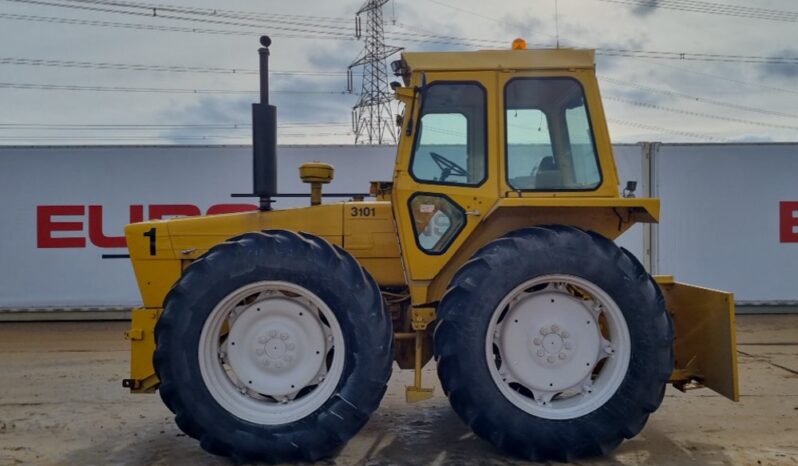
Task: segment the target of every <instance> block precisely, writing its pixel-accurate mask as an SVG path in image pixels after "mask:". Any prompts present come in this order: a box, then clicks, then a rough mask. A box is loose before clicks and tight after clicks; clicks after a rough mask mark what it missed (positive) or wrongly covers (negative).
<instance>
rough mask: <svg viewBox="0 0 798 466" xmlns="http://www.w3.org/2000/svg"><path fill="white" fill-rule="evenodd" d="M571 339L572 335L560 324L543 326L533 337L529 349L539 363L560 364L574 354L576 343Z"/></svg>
mask: <svg viewBox="0 0 798 466" xmlns="http://www.w3.org/2000/svg"><path fill="white" fill-rule="evenodd" d="M570 337H571V333H570V332H568V331H567V330H563V329H562V328H561V326H560V325H558V324H553V325H551V326H543V327H540V329H538V331H537V332H534V333H533V334H532V335H531V337H530V341H531V342H532V343H531V345H529V349H530V351H531V352H532V353H533V355H534V357H535V358H537V359H538V361H539V362H545V363H546V364H548V365H550V364H558V363H561V362H564V361H566V360H567V359H568V358H569V357H570V356H571V355H572V354H573V349H574V343H573V341H571V339H570Z"/></svg>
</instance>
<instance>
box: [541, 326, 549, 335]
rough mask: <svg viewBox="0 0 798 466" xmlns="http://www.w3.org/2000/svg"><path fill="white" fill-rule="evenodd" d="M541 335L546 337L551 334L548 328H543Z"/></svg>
mask: <svg viewBox="0 0 798 466" xmlns="http://www.w3.org/2000/svg"><path fill="white" fill-rule="evenodd" d="M540 334H541V335H544V336H545V335H548V334H549V329H548V328H546V327H543V328H541V329H540Z"/></svg>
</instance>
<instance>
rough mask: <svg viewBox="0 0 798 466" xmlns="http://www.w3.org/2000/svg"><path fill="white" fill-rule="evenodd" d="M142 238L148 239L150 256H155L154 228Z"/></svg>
mask: <svg viewBox="0 0 798 466" xmlns="http://www.w3.org/2000/svg"><path fill="white" fill-rule="evenodd" d="M144 236H145V237H147V238H149V239H150V255H151V256H154V255H155V227H152V228H150V229H149V230H147V231H145V232H144Z"/></svg>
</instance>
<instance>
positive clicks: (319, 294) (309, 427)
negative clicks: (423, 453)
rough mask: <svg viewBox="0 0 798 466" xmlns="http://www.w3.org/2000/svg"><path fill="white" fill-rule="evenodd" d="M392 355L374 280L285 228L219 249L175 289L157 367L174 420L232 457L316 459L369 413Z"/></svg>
mask: <svg viewBox="0 0 798 466" xmlns="http://www.w3.org/2000/svg"><path fill="white" fill-rule="evenodd" d="M392 362H393V331H392V328H391V320H390V318H389V316H388V315H387V313H386V312H385V311H384V309H383V301H382V297H381V295H380V292H379V289H378V287H377V284H376V283H375V282H374V280H373V279H372V278H371V276H369V275H368V273H367V272H366V271H365V270H364V269H363V268H362V267H361V266H360V265H359V264H358V263H357V261H356V260H355V259H354V258H353V257H352V256H351V255H349V253H347V252H346V251H344V250H343V249H341V248H339V247H337V246H333V245H331V244H330V243H328V242H327V241H325V240H324V239H322V238H319V237H316V236H313V235H309V234H303V233H299V234H298V233H294V232H290V231H284V230H269V231H264V232H262V233H261V232H258V233H247V234H244V235H242V236H239V237H237V238H233V239H231V240H229V241H227V242H225V243H222V244H219V245H217V246H214V247H213V248H212V249H211V250H210V251H209V252H208V253H206V254H205V255H204V256H202V257H201V258H200V259H198V260H197V261H195V262H194V263H193V264H191V265H190V266H189V267H188V268H187V269H186V270H185V272H184V273H183V276H182V277H181V278H180V280H178V282H177V283H176V284H175V285H174V287H173V288H172V290H171V291H170V292H169V294H168V296H167V298H166V301H165V307H164V312H163V314H162V315H161V317H160V319H159V321H158V323H157V326H156V350H155V354H154V365H155V370H156V373H157V374H158V377H159V378H160V380H161V385H160V387H159V391H160V394H161V398H162V399H163V401H164V403H165V404H166V405H167V406H168V407H169V409H171V410H172V411H173V412H174V413H175V421H176V423H177V425H178V426H179V427H180V429H181V430H183V431H184V432H185V433H186V434H188V435H189V436H191V437H193V438H195V439H198V440H199V441H200V445H201V446H202V448H204V449H205V450H206V451H208V452H210V453H213V454H216V455H222V456H230V457H232V458H233V459H234V460H235V461H238V462H243V461H266V462H270V463H276V462H284V461H296V460H302V461H315V460H318V459H319V458H322V457H325V456H328V455H330V454H331V453H333V452H334V451H335V450H336V449H338V448H339V447H340V446H342V445H343V444H344V443H345V442H346V441H347V440H349V439H350V438H351V437H352V436H354V435H355V434H356V433H357V432H358V431H359V430H360V429H361V428H362V427H363V425H364V424H365V423H366V421H368V419H369V416H370V415H371V413H372V412H373V411H374V410H375V409H376V408H377V406H378V405H379V403H380V400H381V399H382V397H383V395H384V393H385V389H386V384H387V382H388V379H389V377H390V374H391V364H392Z"/></svg>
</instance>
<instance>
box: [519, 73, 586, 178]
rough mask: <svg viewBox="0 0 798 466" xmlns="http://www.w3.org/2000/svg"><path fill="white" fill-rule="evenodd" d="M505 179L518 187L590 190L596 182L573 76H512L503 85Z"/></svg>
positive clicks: (581, 96) (580, 95)
mask: <svg viewBox="0 0 798 466" xmlns="http://www.w3.org/2000/svg"><path fill="white" fill-rule="evenodd" d="M504 98H505V111H506V132H505V134H506V144H507V145H506V154H507V181H508V182H509V183H510V186H512V187H513V188H515V189H517V190H521V191H527V190H536V191H564V190H568V191H573V190H592V189H595V188H596V187H598V185H599V184H600V183H601V173H600V171H599V166H598V158H597V156H596V148H595V143H594V140H593V131H592V128H591V126H590V118H589V115H588V111H587V106H586V104H585V95H584V91H583V89H582V86H581V85H580V84H579V82H578V81H576V80H575V79H571V78H516V79H513V80H511V81H510V82H508V83H507V86H506V87H505V94H504Z"/></svg>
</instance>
